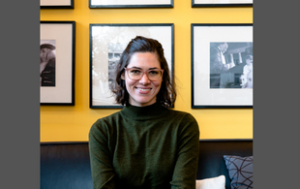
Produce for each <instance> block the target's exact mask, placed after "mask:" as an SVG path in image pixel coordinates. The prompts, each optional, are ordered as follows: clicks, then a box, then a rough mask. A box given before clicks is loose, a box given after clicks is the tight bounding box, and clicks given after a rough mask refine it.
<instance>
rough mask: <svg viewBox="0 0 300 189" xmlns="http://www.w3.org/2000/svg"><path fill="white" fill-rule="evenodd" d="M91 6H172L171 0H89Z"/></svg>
mask: <svg viewBox="0 0 300 189" xmlns="http://www.w3.org/2000/svg"><path fill="white" fill-rule="evenodd" d="M89 7H90V8H91V9H93V8H173V0H89Z"/></svg>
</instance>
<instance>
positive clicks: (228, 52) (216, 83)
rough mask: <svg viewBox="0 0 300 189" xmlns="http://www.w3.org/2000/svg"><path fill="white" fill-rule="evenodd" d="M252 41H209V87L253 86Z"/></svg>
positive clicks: (243, 87) (245, 87)
mask: <svg viewBox="0 0 300 189" xmlns="http://www.w3.org/2000/svg"><path fill="white" fill-rule="evenodd" d="M252 80H253V43H252V42H248V43H246V42H211V43H210V88H242V89H247V88H253V83H252Z"/></svg>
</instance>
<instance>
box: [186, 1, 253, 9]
mask: <svg viewBox="0 0 300 189" xmlns="http://www.w3.org/2000/svg"><path fill="white" fill-rule="evenodd" d="M215 1H216V0H192V8H195V7H252V6H253V0H219V2H215ZM229 1H232V2H229Z"/></svg>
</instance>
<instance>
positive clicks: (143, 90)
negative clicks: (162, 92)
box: [135, 87, 152, 94]
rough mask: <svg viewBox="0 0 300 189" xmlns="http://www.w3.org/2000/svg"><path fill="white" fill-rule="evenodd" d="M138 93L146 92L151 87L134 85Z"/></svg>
mask: <svg viewBox="0 0 300 189" xmlns="http://www.w3.org/2000/svg"><path fill="white" fill-rule="evenodd" d="M135 88H136V89H137V90H138V92H139V93H140V94H148V93H149V92H150V91H151V90H152V88H149V87H135Z"/></svg>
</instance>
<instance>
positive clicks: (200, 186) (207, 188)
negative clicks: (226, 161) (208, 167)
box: [196, 175, 225, 189]
mask: <svg viewBox="0 0 300 189" xmlns="http://www.w3.org/2000/svg"><path fill="white" fill-rule="evenodd" d="M196 189H225V176H224V175H220V176H218V177H213V178H207V179H201V180H196Z"/></svg>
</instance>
